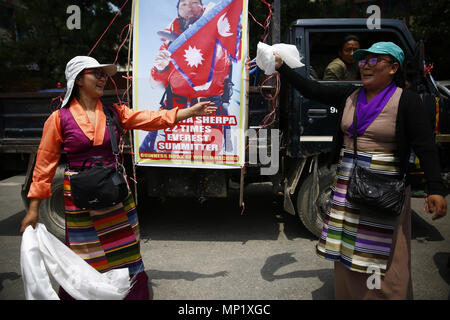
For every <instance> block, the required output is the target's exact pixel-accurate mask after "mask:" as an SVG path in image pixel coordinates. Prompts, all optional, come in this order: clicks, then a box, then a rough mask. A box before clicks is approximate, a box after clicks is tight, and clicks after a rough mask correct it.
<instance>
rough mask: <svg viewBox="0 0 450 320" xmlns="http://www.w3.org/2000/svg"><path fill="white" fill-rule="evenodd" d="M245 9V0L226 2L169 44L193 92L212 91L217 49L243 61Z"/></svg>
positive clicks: (173, 56)
mask: <svg viewBox="0 0 450 320" xmlns="http://www.w3.org/2000/svg"><path fill="white" fill-rule="evenodd" d="M242 8H243V0H223V1H221V2H219V3H217V4H216V5H215V6H214V7H212V8H211V9H209V10H208V11H206V12H205V13H204V14H203V16H202V17H200V19H198V20H197V21H196V22H195V23H194V24H193V25H192V26H190V27H189V28H188V29H187V30H186V31H185V32H183V33H182V34H181V35H180V36H179V37H178V38H177V39H176V40H175V41H174V42H172V43H171V44H170V46H169V51H170V53H171V59H172V63H173V64H174V66H175V67H176V68H177V69H178V70H179V71H180V73H181V74H182V75H183V77H184V78H185V79H186V81H187V82H188V83H189V84H190V85H191V86H192V87H193V88H194V90H196V91H200V90H206V89H208V88H209V86H210V84H211V81H212V78H213V75H214V67H215V56H216V50H217V48H218V46H222V47H223V48H224V49H225V50H226V51H227V52H228V54H229V55H230V57H231V58H232V59H233V60H234V61H237V60H238V59H239V58H240V57H239V52H240V44H241V36H242V34H241V33H242V24H241V20H242Z"/></svg>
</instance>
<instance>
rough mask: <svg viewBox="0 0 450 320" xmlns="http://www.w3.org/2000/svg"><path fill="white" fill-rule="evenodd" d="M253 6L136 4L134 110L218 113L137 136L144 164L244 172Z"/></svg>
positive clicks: (187, 1) (229, 1)
mask: <svg viewBox="0 0 450 320" xmlns="http://www.w3.org/2000/svg"><path fill="white" fill-rule="evenodd" d="M247 6H248V3H247V0H203V1H201V0H164V1H155V0H135V2H134V32H133V35H134V37H133V108H134V109H135V110H162V109H167V110H170V109H173V108H186V107H189V106H192V105H194V104H195V103H197V102H199V101H212V102H214V103H215V105H216V106H217V112H216V114H215V115H212V116H203V117H193V118H190V119H187V120H184V121H181V122H179V123H177V124H176V125H175V127H173V128H168V129H164V130H158V131H150V132H147V131H142V130H139V131H135V135H134V145H135V161H136V163H137V164H138V165H150V166H174V167H175V166H176V167H183V166H184V167H198V168H239V167H242V166H244V161H245V130H244V128H245V125H246V106H247V103H246V99H247V97H246V95H247V93H246V82H245V81H244V79H245V78H244V77H245V74H246V72H245V63H244V60H245V58H246V57H247V42H248V40H247Z"/></svg>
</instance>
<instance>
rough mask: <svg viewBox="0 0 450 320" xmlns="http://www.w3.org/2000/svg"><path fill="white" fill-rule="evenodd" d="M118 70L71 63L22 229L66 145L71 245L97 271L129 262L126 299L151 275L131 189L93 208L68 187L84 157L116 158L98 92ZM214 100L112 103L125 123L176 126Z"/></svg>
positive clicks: (141, 294)
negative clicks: (166, 106)
mask: <svg viewBox="0 0 450 320" xmlns="http://www.w3.org/2000/svg"><path fill="white" fill-rule="evenodd" d="M116 72H117V69H116V66H115V65H111V64H99V63H98V62H97V60H95V59H94V58H91V57H86V56H77V57H75V58H73V59H72V60H70V61H69V62H68V63H67V66H66V72H65V73H66V79H67V92H66V95H65V97H64V100H63V103H62V107H61V109H59V110H57V111H55V112H53V113H52V114H51V115H50V117H49V118H48V119H47V121H46V122H45V124H44V130H43V134H42V139H41V143H40V145H39V149H38V154H37V157H36V164H35V168H34V171H33V182H32V184H31V186H30V191H29V193H28V198H30V206H29V209H28V212H27V214H26V216H25V218H24V219H23V220H22V223H21V229H20V231H21V232H23V231H24V230H25V229H26V228H27V227H28V226H29V225H32V226H33V227H34V226H35V225H36V223H37V221H38V217H39V205H40V202H41V200H43V199H47V198H49V197H50V196H51V183H52V180H53V177H54V175H55V172H56V168H57V166H58V163H59V159H60V156H61V151H62V150H64V151H65V152H66V156H67V160H68V165H69V167H68V168H67V169H66V171H65V178H64V191H65V192H64V202H65V213H66V243H67V245H68V246H69V247H70V248H71V249H72V250H74V251H75V252H76V253H77V254H78V255H79V256H81V257H82V258H83V259H84V260H85V261H86V262H87V263H89V264H90V265H91V266H92V267H94V268H95V269H97V270H98V271H99V272H106V271H108V270H111V269H115V268H128V269H129V272H130V276H133V279H134V281H135V284H134V286H133V288H132V290H131V291H130V293H129V294H128V296H127V297H126V299H148V298H149V290H148V278H147V275H146V273H145V271H144V265H143V262H142V258H141V255H140V248H139V225H138V218H137V211H136V208H135V204H134V201H133V197H132V196H131V194H130V196H129V197H128V198H127V199H126V200H125V201H123V202H122V203H121V204H119V205H116V206H114V207H109V208H103V209H100V210H95V211H92V210H82V209H80V208H77V207H76V206H75V205H74V202H73V198H72V195H71V193H70V179H69V177H70V176H71V175H73V174H76V169H79V168H80V167H81V166H82V163H83V161H84V160H85V159H87V158H89V157H90V156H98V155H100V156H103V157H104V159H106V160H107V161H110V163H114V156H113V153H112V147H111V141H110V139H109V132H108V128H107V126H106V116H105V113H104V111H103V105H102V103H101V101H100V98H101V97H102V96H103V89H104V87H105V84H106V81H107V78H108V76H112V75H114V74H115V73H116ZM213 105H214V104H213V103H211V102H208V101H205V102H200V103H198V104H196V105H194V106H192V107H190V108H186V109H177V108H175V109H172V110H160V111H148V110H145V111H134V110H133V109H130V108H128V107H127V106H125V105H122V106H119V105H114V107H108V108H110V109H111V111H112V112H113V113H114V114H115V116H116V118H117V119H118V120H119V123H120V126H121V127H122V129H124V130H132V129H141V130H147V131H150V130H158V129H163V128H168V127H172V126H174V125H175V123H177V122H178V121H182V120H185V119H187V118H190V117H192V116H206V115H211V114H214V113H215V111H216V107H214V106H213ZM116 133H117V132H116ZM116 136H117V138H118V135H117V134H116ZM59 295H60V297H61V299H70V298H71V297H70V296H69V295H68V294H67V293H66V292H65V291H64V290H63V289H62V288H60V293H59Z"/></svg>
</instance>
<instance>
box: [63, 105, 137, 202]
mask: <svg viewBox="0 0 450 320" xmlns="http://www.w3.org/2000/svg"><path fill="white" fill-rule="evenodd" d="M103 111H104V112H105V115H106V125H107V126H108V130H109V136H110V139H111V146H112V150H113V154H114V157H115V159H116V163H115V164H116V167H115V168H113V167H111V166H107V165H106V164H105V163H104V162H103V160H104V158H103V157H102V156H92V157H89V158H87V159H86V160H84V162H83V165H82V167H81V170H80V172H79V173H78V174H74V175H72V176H71V177H70V186H71V192H72V197H73V202H74V204H75V205H76V206H77V207H78V208H80V209H94V210H95V209H101V208H107V207H111V206H114V205H116V204H118V203H120V202H122V201H124V200H126V198H127V197H128V194H129V188H128V183H127V181H126V176H125V168H124V167H123V166H122V164H121V163H120V162H119V161H118V157H119V149H118V147H117V140H116V133H115V132H114V123H113V121H114V120H113V118H112V117H114V115H111V113H110V110H109V109H107V108H105V107H103ZM116 125H117V126H119V125H118V124H117V121H116ZM120 129H121V128H120V126H119V127H118V130H119V131H120ZM87 164H89V166H88V167H86V165H87Z"/></svg>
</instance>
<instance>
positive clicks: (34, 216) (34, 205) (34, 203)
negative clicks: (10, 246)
mask: <svg viewBox="0 0 450 320" xmlns="http://www.w3.org/2000/svg"><path fill="white" fill-rule="evenodd" d="M40 203H41V200H39V199H31V201H30V206H29V207H28V211H27V214H26V215H25V217H24V218H23V219H22V222H21V224H20V233H23V232H24V231H25V229H26V228H27V227H28V226H32V227H33V228H36V223H37V222H38V219H39V205H40Z"/></svg>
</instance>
